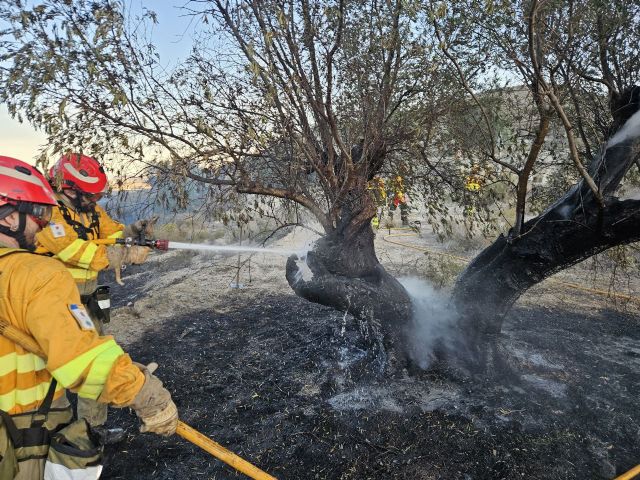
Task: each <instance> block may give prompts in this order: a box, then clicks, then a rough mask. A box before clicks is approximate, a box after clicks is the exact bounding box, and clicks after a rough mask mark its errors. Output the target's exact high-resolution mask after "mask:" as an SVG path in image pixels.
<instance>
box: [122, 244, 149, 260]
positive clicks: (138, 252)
mask: <svg viewBox="0 0 640 480" xmlns="http://www.w3.org/2000/svg"><path fill="white" fill-rule="evenodd" d="M127 248H128V252H127V260H128V263H133V264H134V265H142V264H143V263H144V262H145V260H146V259H147V257H148V256H149V252H150V251H151V249H150V248H148V247H139V246H136V245H134V246H132V247H127Z"/></svg>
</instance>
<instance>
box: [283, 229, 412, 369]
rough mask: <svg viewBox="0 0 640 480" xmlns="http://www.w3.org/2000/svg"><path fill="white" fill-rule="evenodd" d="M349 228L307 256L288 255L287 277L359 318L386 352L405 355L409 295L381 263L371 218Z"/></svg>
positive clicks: (305, 292)
mask: <svg viewBox="0 0 640 480" xmlns="http://www.w3.org/2000/svg"><path fill="white" fill-rule="evenodd" d="M349 231H350V235H348V236H347V235H346V234H345V229H342V230H340V229H338V230H336V231H334V232H332V233H330V234H328V235H326V236H325V237H323V238H321V239H320V240H318V241H317V242H316V244H315V245H314V247H313V249H312V250H311V251H310V252H308V254H307V256H306V259H299V258H298V257H296V256H293V257H290V258H289V259H288V261H287V270H286V275H287V281H288V282H289V284H290V285H291V288H293V290H294V291H295V292H296V294H297V295H299V296H301V297H303V298H306V299H307V300H309V301H311V302H315V303H320V304H322V305H327V306H330V307H333V308H336V309H338V310H340V311H343V312H349V313H351V314H352V315H354V316H356V317H358V318H359V319H360V320H362V321H363V322H365V324H366V325H367V326H368V328H370V333H371V337H372V338H373V339H375V338H376V337H379V338H382V339H383V342H384V347H385V349H386V350H387V351H394V352H395V354H397V356H400V357H404V350H403V348H402V345H403V344H404V343H405V342H403V341H402V338H401V334H402V333H401V332H402V331H403V330H404V329H403V327H404V326H405V325H406V322H408V320H409V319H410V316H411V301H410V299H409V296H408V294H407V292H406V290H405V289H404V287H403V286H402V285H401V284H400V283H399V282H398V281H397V280H396V279H395V278H394V277H393V276H392V275H390V274H389V273H388V272H387V271H386V270H385V269H384V267H383V266H382V265H380V262H379V261H378V258H377V257H376V254H375V249H374V244H373V239H374V235H373V230H372V229H371V225H370V223H369V222H366V223H365V224H364V225H361V226H360V227H359V228H358V229H356V230H355V231H353V225H351V228H350V229H349Z"/></svg>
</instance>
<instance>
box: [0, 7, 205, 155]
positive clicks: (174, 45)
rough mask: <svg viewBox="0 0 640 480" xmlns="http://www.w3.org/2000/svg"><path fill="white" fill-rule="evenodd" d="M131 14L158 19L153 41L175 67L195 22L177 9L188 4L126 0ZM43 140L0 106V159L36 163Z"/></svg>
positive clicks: (187, 45)
mask: <svg viewBox="0 0 640 480" xmlns="http://www.w3.org/2000/svg"><path fill="white" fill-rule="evenodd" d="M125 1H127V4H128V5H129V7H130V8H131V11H132V12H142V10H143V9H144V8H148V9H150V10H153V11H154V12H156V14H157V15H158V25H156V26H155V27H154V31H153V41H154V43H155V45H156V47H157V49H158V52H159V54H160V58H161V60H162V61H163V63H165V64H175V63H177V61H178V60H179V59H181V58H184V57H186V56H187V55H188V54H189V51H190V47H191V40H192V34H193V30H194V21H193V19H192V18H190V17H187V16H186V15H184V13H182V12H181V11H180V10H179V8H177V7H176V6H181V5H184V4H186V3H187V0H125ZM45 142H46V136H45V135H44V133H42V132H38V131H36V130H35V129H34V128H33V127H32V126H31V125H29V124H28V123H20V122H18V121H17V120H15V119H12V118H11V117H10V116H9V114H8V112H7V108H6V106H5V105H4V104H0V155H6V156H9V157H14V158H18V159H20V160H24V161H25V162H29V163H35V158H36V156H37V154H38V151H39V149H40V147H41V146H43V145H44V144H45Z"/></svg>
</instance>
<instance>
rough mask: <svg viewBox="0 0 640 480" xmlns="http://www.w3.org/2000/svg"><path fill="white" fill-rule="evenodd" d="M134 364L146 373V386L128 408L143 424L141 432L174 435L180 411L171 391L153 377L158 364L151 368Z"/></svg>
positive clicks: (143, 386) (150, 365)
mask: <svg viewBox="0 0 640 480" xmlns="http://www.w3.org/2000/svg"><path fill="white" fill-rule="evenodd" d="M134 364H135V365H136V366H137V367H138V368H139V369H140V371H142V373H144V384H143V385H142V388H141V389H140V391H139V392H138V394H137V395H136V396H135V398H134V399H133V402H131V404H129V405H128V406H129V407H131V408H133V410H135V412H136V415H138V418H140V421H141V422H142V427H140V431H141V432H143V433H144V432H152V433H156V434H158V435H163V436H169V435H173V434H174V433H176V428H177V426H178V409H177V408H176V404H175V403H173V400H172V399H171V394H170V393H169V391H168V390H167V389H166V388H164V387H163V386H162V382H161V381H160V379H158V377H156V376H154V375H153V371H155V369H156V368H157V364H153V363H152V364H149V367H145V366H144V365H141V364H139V363H135V362H134Z"/></svg>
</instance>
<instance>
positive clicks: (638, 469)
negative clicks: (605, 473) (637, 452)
mask: <svg viewBox="0 0 640 480" xmlns="http://www.w3.org/2000/svg"><path fill="white" fill-rule="evenodd" d="M639 474H640V465H636V466H635V467H633V468H632V469H631V470H629V471H628V472H627V473H623V474H622V475H620V476H619V477H616V478H614V479H613V480H631V479H632V478H634V477H635V476H637V475H639Z"/></svg>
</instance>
